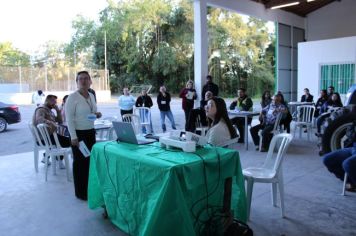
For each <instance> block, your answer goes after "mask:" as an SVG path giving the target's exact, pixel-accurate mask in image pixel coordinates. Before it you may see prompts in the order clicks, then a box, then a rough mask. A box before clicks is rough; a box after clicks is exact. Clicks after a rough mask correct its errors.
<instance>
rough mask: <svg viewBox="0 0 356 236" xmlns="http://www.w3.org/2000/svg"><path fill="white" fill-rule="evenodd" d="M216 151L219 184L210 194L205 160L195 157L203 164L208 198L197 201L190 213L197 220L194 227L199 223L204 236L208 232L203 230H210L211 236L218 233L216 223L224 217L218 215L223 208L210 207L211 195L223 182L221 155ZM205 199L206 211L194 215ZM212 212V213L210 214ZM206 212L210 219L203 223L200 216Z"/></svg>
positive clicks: (199, 230) (200, 232)
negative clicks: (195, 209)
mask: <svg viewBox="0 0 356 236" xmlns="http://www.w3.org/2000/svg"><path fill="white" fill-rule="evenodd" d="M214 150H215V153H216V155H217V157H218V182H217V184H216V186H215V187H214V189H213V191H211V192H210V193H209V189H208V183H207V175H206V163H205V160H204V158H203V157H202V156H200V155H199V154H198V153H195V155H197V156H198V157H199V158H200V159H201V160H202V162H203V173H204V184H205V191H206V196H204V197H202V198H200V199H198V200H197V201H195V202H194V203H193V205H192V207H191V208H190V211H191V214H192V215H193V217H194V218H195V222H194V227H196V224H197V223H198V222H199V223H200V225H199V226H198V232H199V235H202V234H206V233H207V232H204V231H202V230H205V231H206V230H208V232H210V234H209V235H212V233H214V232H217V230H218V229H219V228H218V227H217V226H218V225H217V224H216V223H215V222H216V221H217V220H218V219H221V217H224V215H223V214H217V213H220V212H221V208H222V207H221V206H212V205H209V197H210V196H211V195H213V194H214V193H215V192H216V191H217V189H218V187H219V185H220V180H221V160H220V155H219V153H218V152H217V150H216V148H215V149H214ZM204 199H206V201H207V204H206V208H205V209H202V210H201V211H200V212H199V213H198V214H197V215H195V214H194V207H195V206H196V205H197V204H198V203H199V202H201V201H203V200H204ZM214 208H216V210H214ZM210 210H211V212H210ZM204 211H206V212H207V215H208V217H209V218H208V219H207V220H205V221H203V220H200V216H201V214H202V213H203V212H204Z"/></svg>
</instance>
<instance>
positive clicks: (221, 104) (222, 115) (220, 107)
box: [210, 97, 237, 139]
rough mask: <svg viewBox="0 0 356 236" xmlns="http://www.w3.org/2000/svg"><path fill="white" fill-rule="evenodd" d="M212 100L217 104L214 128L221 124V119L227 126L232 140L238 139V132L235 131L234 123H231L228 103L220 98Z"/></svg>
mask: <svg viewBox="0 0 356 236" xmlns="http://www.w3.org/2000/svg"><path fill="white" fill-rule="evenodd" d="M210 100H213V101H214V102H215V106H216V114H215V118H214V121H213V126H214V125H216V124H217V123H219V122H220V120H221V119H223V120H224V121H225V123H226V125H227V128H228V129H229V132H230V136H231V138H232V139H233V138H236V137H237V133H236V130H235V129H234V127H233V126H232V123H231V121H230V119H229V116H228V114H227V109H226V103H225V101H224V99H222V98H220V97H212V98H211V99H210Z"/></svg>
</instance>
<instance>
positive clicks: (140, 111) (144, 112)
mask: <svg viewBox="0 0 356 236" xmlns="http://www.w3.org/2000/svg"><path fill="white" fill-rule="evenodd" d="M134 115H136V116H138V117H139V118H140V127H141V128H142V127H145V128H146V132H147V133H149V134H150V133H152V130H151V122H152V121H151V109H150V108H148V107H136V108H135V109H134Z"/></svg>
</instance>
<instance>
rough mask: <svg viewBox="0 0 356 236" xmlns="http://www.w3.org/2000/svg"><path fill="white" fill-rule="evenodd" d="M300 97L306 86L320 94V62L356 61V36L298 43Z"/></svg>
mask: <svg viewBox="0 0 356 236" xmlns="http://www.w3.org/2000/svg"><path fill="white" fill-rule="evenodd" d="M298 53H299V54H298V99H300V97H301V96H302V94H303V89H304V88H309V89H310V92H311V94H312V95H314V97H315V96H317V97H318V96H319V77H320V64H324V63H335V64H341V63H344V62H346V63H350V62H353V63H355V62H356V37H346V38H338V39H329V40H320V41H311V42H303V43H299V44H298Z"/></svg>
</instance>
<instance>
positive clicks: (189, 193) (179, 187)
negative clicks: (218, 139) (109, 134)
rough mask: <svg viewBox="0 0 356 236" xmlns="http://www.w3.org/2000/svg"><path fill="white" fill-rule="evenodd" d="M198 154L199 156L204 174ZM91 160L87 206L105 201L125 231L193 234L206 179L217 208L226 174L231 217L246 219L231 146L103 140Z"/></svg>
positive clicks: (241, 183)
mask: <svg viewBox="0 0 356 236" xmlns="http://www.w3.org/2000/svg"><path fill="white" fill-rule="evenodd" d="M197 154H198V155H200V156H201V157H202V158H203V159H204V162H205V172H206V175H204V164H203V161H202V160H201V158H200V157H199V156H198V155H197ZM218 155H219V157H220V170H221V171H219V161H218ZM90 158H91V160H90V174H89V186H88V196H89V198H88V204H89V208H91V209H96V208H98V207H102V206H104V205H105V206H106V209H107V212H108V215H109V218H110V220H111V221H112V222H113V223H114V224H115V225H116V226H118V227H119V228H120V229H122V230H123V231H125V232H127V233H129V234H130V235H145V236H147V235H152V236H160V235H170V236H173V235H177V236H178V235H179V236H182V235H187V236H192V235H195V234H196V233H197V232H198V231H199V227H200V223H199V222H200V221H201V220H204V219H205V220H206V217H207V213H206V210H205V209H206V208H207V202H206V196H207V192H206V189H207V188H206V184H205V183H207V186H208V191H209V197H208V204H209V206H210V210H212V209H213V206H215V207H217V206H220V207H221V206H222V204H223V193H224V181H225V178H227V177H233V176H235V177H236V178H234V180H233V188H232V191H233V196H232V207H233V210H234V216H235V217H237V218H239V219H240V220H242V221H246V197H245V188H244V181H243V175H242V171H241V164H240V159H239V154H238V152H237V151H235V150H231V149H224V148H214V147H209V146H208V147H205V148H201V149H198V150H197V151H196V154H194V153H184V152H182V151H179V150H166V149H163V148H161V147H160V146H159V143H154V144H150V145H134V144H127V143H116V142H104V143H97V144H95V146H94V147H93V149H92V153H91V157H90ZM219 173H220V177H219ZM204 176H206V179H207V180H206V181H205V178H204ZM217 186H218V187H217ZM214 190H215V191H214ZM204 210H205V211H204ZM197 218H199V220H197Z"/></svg>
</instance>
